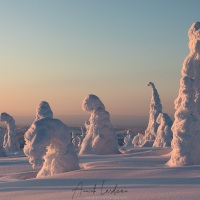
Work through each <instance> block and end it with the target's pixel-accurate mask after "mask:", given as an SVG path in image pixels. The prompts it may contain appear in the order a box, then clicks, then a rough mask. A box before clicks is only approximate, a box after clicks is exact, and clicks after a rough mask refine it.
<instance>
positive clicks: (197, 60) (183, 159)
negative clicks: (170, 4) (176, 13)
mask: <svg viewBox="0 0 200 200" xmlns="http://www.w3.org/2000/svg"><path fill="white" fill-rule="evenodd" d="M188 36H189V49H190V53H189V55H188V56H187V57H186V58H185V60H184V62H183V68H182V78H181V80H180V89H179V95H178V97H177V98H176V100H175V109H176V112H175V115H174V118H175V121H174V123H173V125H172V132H173V140H172V148H173V150H172V154H171V159H170V160H169V162H168V163H167V164H168V165H169V166H184V165H199V164H200V156H199V152H200V145H199V144H200V22H196V23H193V24H192V26H191V27H190V29H189V31H188Z"/></svg>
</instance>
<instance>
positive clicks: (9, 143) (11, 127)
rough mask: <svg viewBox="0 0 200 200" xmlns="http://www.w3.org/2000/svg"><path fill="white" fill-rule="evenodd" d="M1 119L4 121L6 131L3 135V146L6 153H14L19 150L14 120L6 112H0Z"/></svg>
mask: <svg viewBox="0 0 200 200" xmlns="http://www.w3.org/2000/svg"><path fill="white" fill-rule="evenodd" d="M1 121H2V122H5V124H6V129H7V132H6V134H5V136H4V142H3V147H4V148H5V150H6V152H7V153H16V152H18V151H20V145H19V137H18V136H17V133H16V130H17V127H16V125H15V120H14V118H13V117H12V116H10V115H9V114H8V113H5V112H3V113H1Z"/></svg>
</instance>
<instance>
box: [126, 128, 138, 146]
mask: <svg viewBox="0 0 200 200" xmlns="http://www.w3.org/2000/svg"><path fill="white" fill-rule="evenodd" d="M136 135H137V134H136V133H135V132H133V131H132V130H131V129H129V130H127V135H126V136H125V137H124V146H125V147H132V146H133V144H132V140H133V138H134V137H135V136H136Z"/></svg>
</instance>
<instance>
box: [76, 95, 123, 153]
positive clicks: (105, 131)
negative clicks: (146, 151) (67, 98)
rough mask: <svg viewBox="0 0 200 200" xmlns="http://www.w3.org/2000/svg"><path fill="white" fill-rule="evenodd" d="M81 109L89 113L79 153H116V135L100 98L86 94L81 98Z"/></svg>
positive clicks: (117, 151)
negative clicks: (85, 132)
mask: <svg viewBox="0 0 200 200" xmlns="http://www.w3.org/2000/svg"><path fill="white" fill-rule="evenodd" d="M82 109H83V110H85V111H87V112H89V113H90V114H91V116H90V119H89V123H88V122H87V123H86V125H87V126H86V129H87V130H88V131H87V134H86V136H85V138H84V140H83V142H82V145H81V149H80V154H117V153H120V152H119V150H118V145H117V135H116V133H115V130H114V128H113V127H112V125H111V123H110V115H109V113H108V112H107V111H106V110H105V107H104V105H103V103H102V102H101V100H100V99H99V98H98V97H97V96H95V95H92V94H90V95H88V96H86V98H85V99H84V100H83V103H82Z"/></svg>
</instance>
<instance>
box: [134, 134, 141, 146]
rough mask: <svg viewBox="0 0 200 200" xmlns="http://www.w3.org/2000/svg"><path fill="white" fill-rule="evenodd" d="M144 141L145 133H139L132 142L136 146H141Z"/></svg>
mask: <svg viewBox="0 0 200 200" xmlns="http://www.w3.org/2000/svg"><path fill="white" fill-rule="evenodd" d="M143 142H144V135H143V134H141V133H138V134H137V135H136V136H135V137H134V138H133V140H132V144H133V146H134V147H139V146H141V145H142V144H143Z"/></svg>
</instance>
